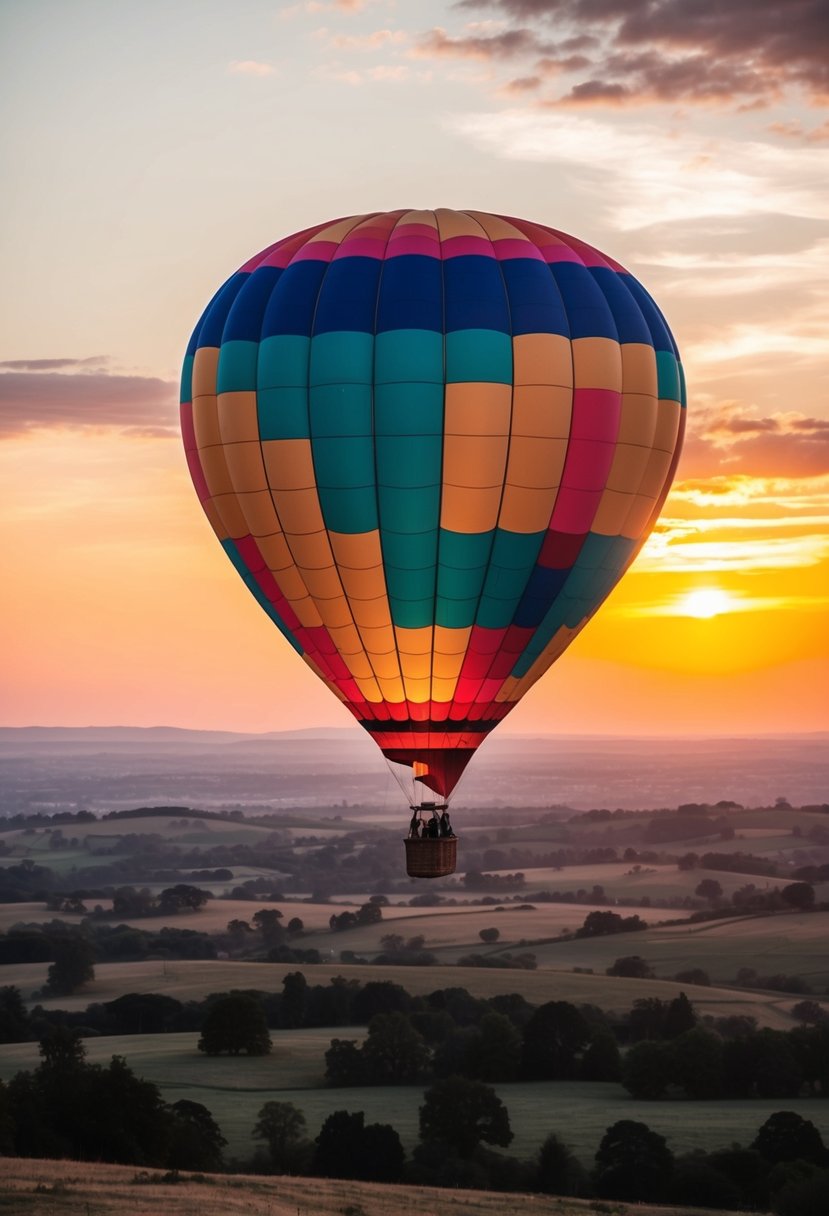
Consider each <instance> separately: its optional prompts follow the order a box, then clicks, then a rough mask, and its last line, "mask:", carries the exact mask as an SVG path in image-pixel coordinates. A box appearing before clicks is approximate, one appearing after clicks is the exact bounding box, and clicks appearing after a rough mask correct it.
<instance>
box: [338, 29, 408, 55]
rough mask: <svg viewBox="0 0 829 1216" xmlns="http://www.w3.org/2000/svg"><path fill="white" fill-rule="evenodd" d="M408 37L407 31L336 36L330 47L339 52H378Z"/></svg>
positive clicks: (379, 31) (378, 31)
mask: <svg viewBox="0 0 829 1216" xmlns="http://www.w3.org/2000/svg"><path fill="white" fill-rule="evenodd" d="M328 33H329V31H328V30H325V31H320V34H322V35H323V36H325V35H327V34H328ZM408 37H409V35H408V34H407V33H406V31H405V30H389V29H383V30H374V32H373V33H371V34H334V35H333V37H331V39H330V43H329V45H330V46H332V47H335V48H336V49H337V50H338V51H378V50H381V49H382V48H383V47H385V46H388V45H389V44H392V45H399V44H400V43H402V42H406V41H407V40H408Z"/></svg>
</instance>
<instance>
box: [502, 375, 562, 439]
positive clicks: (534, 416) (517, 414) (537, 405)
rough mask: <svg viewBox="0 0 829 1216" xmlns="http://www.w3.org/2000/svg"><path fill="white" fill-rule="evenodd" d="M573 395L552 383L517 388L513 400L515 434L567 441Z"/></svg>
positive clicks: (513, 431)
mask: <svg viewBox="0 0 829 1216" xmlns="http://www.w3.org/2000/svg"><path fill="white" fill-rule="evenodd" d="M572 414H573V393H572V390H571V389H569V388H561V387H560V386H558V385H550V384H523V385H520V386H519V385H516V387H515V391H514V393H513V401H512V433H513V435H528V436H538V438H540V439H568V438H569V436H570V419H571V417H572Z"/></svg>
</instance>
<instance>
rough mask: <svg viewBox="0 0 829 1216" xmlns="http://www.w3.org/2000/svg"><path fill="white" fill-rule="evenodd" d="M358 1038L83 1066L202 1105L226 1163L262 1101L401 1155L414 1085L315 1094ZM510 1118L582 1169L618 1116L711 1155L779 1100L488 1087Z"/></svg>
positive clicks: (0, 1056) (312, 1125)
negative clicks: (393, 1140)
mask: <svg viewBox="0 0 829 1216" xmlns="http://www.w3.org/2000/svg"><path fill="white" fill-rule="evenodd" d="M334 1037H337V1038H357V1039H361V1038H362V1030H361V1029H359V1028H356V1027H355V1028H351V1029H348V1028H339V1029H337V1030H331V1029H325V1030H312V1031H308V1030H302V1031H294V1030H291V1031H276V1032H273V1034H272V1039H273V1050H272V1053H271V1055H270V1056H267V1057H264V1058H254V1059H249V1058H248V1057H246V1056H241V1057H237V1058H235V1059H234V1058H230V1057H220V1058H218V1059H208V1058H206V1057H205V1056H203V1055H201V1053H200V1052H198V1050H197V1049H196V1041H197V1039H198V1035H196V1034H170V1035H121V1036H117V1037H112V1038H93V1039H88V1040H87V1041H86V1046H87V1052H88V1059H89V1060H90V1061H91V1062H92V1063H107V1062H108V1061H109V1059H110V1058H111V1056H112V1055H114V1054H115V1055H122V1056H124V1057H125V1059H126V1060H127V1062H128V1064H129V1065H130V1067H131V1068H132V1069H133V1070H134V1071H135V1072H136V1073H137V1074H138V1075H139V1076H142V1077H144V1078H145V1079H146V1080H149V1081H153V1082H154V1083H155V1084H156V1085H158V1087H159V1089H160V1090H161V1093H162V1096H163V1097H164V1099H165V1100H166V1101H167V1102H176V1101H178V1100H179V1099H180V1098H186V1099H188V1100H190V1101H192V1102H200V1103H202V1104H203V1105H204V1106H206V1107H207V1108H208V1109H209V1110H210V1111H211V1113H212V1114H213V1116H214V1118H215V1119H216V1121H217V1122H218V1124H219V1126H220V1127H221V1129H222V1132H223V1134H224V1136H225V1138H226V1139H227V1141H228V1148H227V1150H226V1153H227V1156H228V1158H233V1157H236V1158H238V1159H240V1160H244V1159H245V1158H247V1157H249V1156H250V1155H251V1154H252V1152H253V1151H254V1149H255V1147H256V1144H255V1141H254V1140H253V1139H252V1129H253V1126H254V1124H255V1122H256V1117H257V1114H258V1112H259V1110H260V1108H261V1107H262V1105H263V1104H264V1103H265V1102H268V1101H279V1102H292V1103H294V1105H295V1106H297V1107H298V1108H299V1109H300V1110H302V1112H303V1114H304V1115H305V1118H306V1122H307V1125H308V1134H309V1136H311V1138H313V1137H314V1136H316V1135H317V1133H318V1132H319V1129H320V1127H321V1125H322V1123H323V1121H324V1120H325V1119H326V1118H327V1116H328V1115H329V1114H330V1113H331V1112H332V1111H334V1110H348V1111H358V1110H362V1111H364V1112H365V1116H366V1122H367V1123H374V1122H378V1123H391V1124H392V1126H393V1127H394V1128H395V1129H396V1130H397V1131H398V1133H399V1134H400V1138H401V1140H402V1142H403V1145H404V1147H405V1148H406V1150H407V1152H411V1150H412V1148H413V1147H414V1145H415V1144H416V1143H417V1140H418V1111H419V1107H420V1105H421V1103H422V1100H423V1087H421V1086H395V1087H383V1086H376V1087H366V1088H353V1089H325V1088H322V1078H323V1073H324V1067H325V1062H324V1053H325V1051H326V1050H327V1048H328V1046H329V1043H330V1040H331V1039H332V1038H334ZM37 1060H38V1055H37V1045H36V1044H33V1043H20V1044H13V1045H8V1046H5V1047H3V1048H0V1076H2V1077H3V1079H8V1077H9V1076H11V1075H12V1074H13V1073H15V1072H17V1071H18V1070H19V1069H21V1068H31V1067H33V1066H34V1065H35V1064H36V1063H37ZM494 1088H495V1089H496V1090H497V1092H498V1095H499V1097H500V1098H501V1100H502V1101H503V1103H504V1105H505V1106H506V1107H507V1109H508V1111H509V1114H510V1123H511V1127H512V1130H513V1134H514V1137H515V1138H514V1140H513V1142H512V1144H511V1145H510V1147H509V1152H510V1153H511V1154H513V1155H515V1156H518V1157H529V1156H531V1155H532V1154H533V1153H534V1152H535V1151H536V1150H537V1149H538V1147H539V1146H540V1144H541V1142H542V1141H543V1140H544V1138H545V1137H546V1136H547V1135H548V1134H549V1133H550V1132H551V1131H553V1132H556V1134H558V1135H560V1136H561V1138H562V1139H563V1140H565V1141H566V1143H567V1144H569V1145H570V1147H571V1148H572V1149H573V1151H574V1152H575V1153H576V1155H577V1156H578V1157H579V1159H580V1160H581V1161H582V1162H583V1163H584V1164H585V1165H588V1166H589V1165H591V1164H592V1159H593V1155H594V1154H595V1151H596V1148H597V1147H598V1144H599V1141H600V1140H601V1137H602V1135H603V1134H604V1132H605V1130H606V1128H607V1127H609V1126H610V1125H611V1124H612V1123H615V1122H616V1121H617V1120H619V1119H635V1120H638V1121H640V1122H642V1123H646V1124H647V1125H648V1126H649V1127H650V1128H652V1129H653V1130H654V1131H657V1132H659V1133H660V1135H663V1136H665V1138H666V1140H667V1141H668V1145H669V1147H670V1148H671V1149H672V1151H673V1152H675V1153H684V1152H689V1151H691V1150H692V1149H704V1150H709V1151H710V1150H712V1149H714V1148H716V1147H721V1146H724V1145H728V1144H731V1143H732V1142H733V1141H739V1142H741V1143H743V1144H746V1143H748V1142H750V1141H751V1140H752V1139H753V1138H754V1136H755V1134H756V1132H757V1129H758V1128H759V1127H760V1125H761V1124H762V1123H764V1122H765V1120H766V1119H767V1118H768V1116H769V1115H771V1114H772V1113H773V1112H774V1111H775V1110H779V1109H780V1107H781V1103H780V1101H779V1100H738V1101H721V1102H688V1101H671V1102H640V1101H635V1100H634V1099H633V1098H631V1097H629V1095H628V1094H627V1093H626V1092H625V1090H624V1089H623V1088H622V1087H621V1085H616V1084H612V1083H607V1082H592V1083H578V1082H571V1081H545V1082H535V1083H530V1082H519V1083H516V1084H511V1085H497V1086H495V1087H494ZM784 1105H785V1107H786V1109H787V1110H796V1111H797V1112H798V1113H799V1114H800V1115H802V1116H803V1117H804V1118H806V1119H811V1121H812V1122H813V1123H814V1124H815V1126H816V1127H817V1128H818V1129H819V1130H820V1132H821V1134H822V1135H823V1136H824V1137H826V1138H829V1107H828V1106H827V1104H826V1102H825V1101H823V1100H822V1099H820V1098H804V1099H796V1100H792V1099H788V1098H787V1099H786V1101H785V1103H784Z"/></svg>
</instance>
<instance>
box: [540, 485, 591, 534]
mask: <svg viewBox="0 0 829 1216" xmlns="http://www.w3.org/2000/svg"><path fill="white" fill-rule="evenodd" d="M601 498H602V491H601V490H574V489H571V488H569V487H567V486H564V485H563V486H562V487H561V489H560V490H559V492H558V498H557V499H556V505H555V508H554V510H553V518H552V520H551V521H550V522H551V524H552V525H553V526H554V527H555V528H556V529H557V530H558V531H560V532H574V533H580V532H582V533H583V532H589V531H590V525H591V524H592V523H593V519H594V518H595V515H596V511H597V510H598V508H599V503H600V502H601Z"/></svg>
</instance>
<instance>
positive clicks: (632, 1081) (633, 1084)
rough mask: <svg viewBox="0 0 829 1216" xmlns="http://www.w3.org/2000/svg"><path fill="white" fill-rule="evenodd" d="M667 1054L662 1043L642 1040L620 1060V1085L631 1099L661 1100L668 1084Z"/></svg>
mask: <svg viewBox="0 0 829 1216" xmlns="http://www.w3.org/2000/svg"><path fill="white" fill-rule="evenodd" d="M668 1069H669V1054H668V1049H667V1047H666V1045H665V1044H664V1043H655V1042H653V1041H652V1040H650V1039H643V1040H642V1041H641V1042H640V1043H634V1045H633V1046H632V1047H631V1048H630V1050H629V1051H628V1052H627V1054H626V1055H625V1057H624V1059H623V1060H622V1084H623V1085H624V1087H625V1089H626V1090H627V1091H628V1093H629V1094H630V1095H631V1097H632V1098H642V1099H644V1100H645V1101H653V1100H654V1099H656V1098H662V1097H664V1095H665V1091H666V1090H667V1088H668V1084H669V1071H668Z"/></svg>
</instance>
